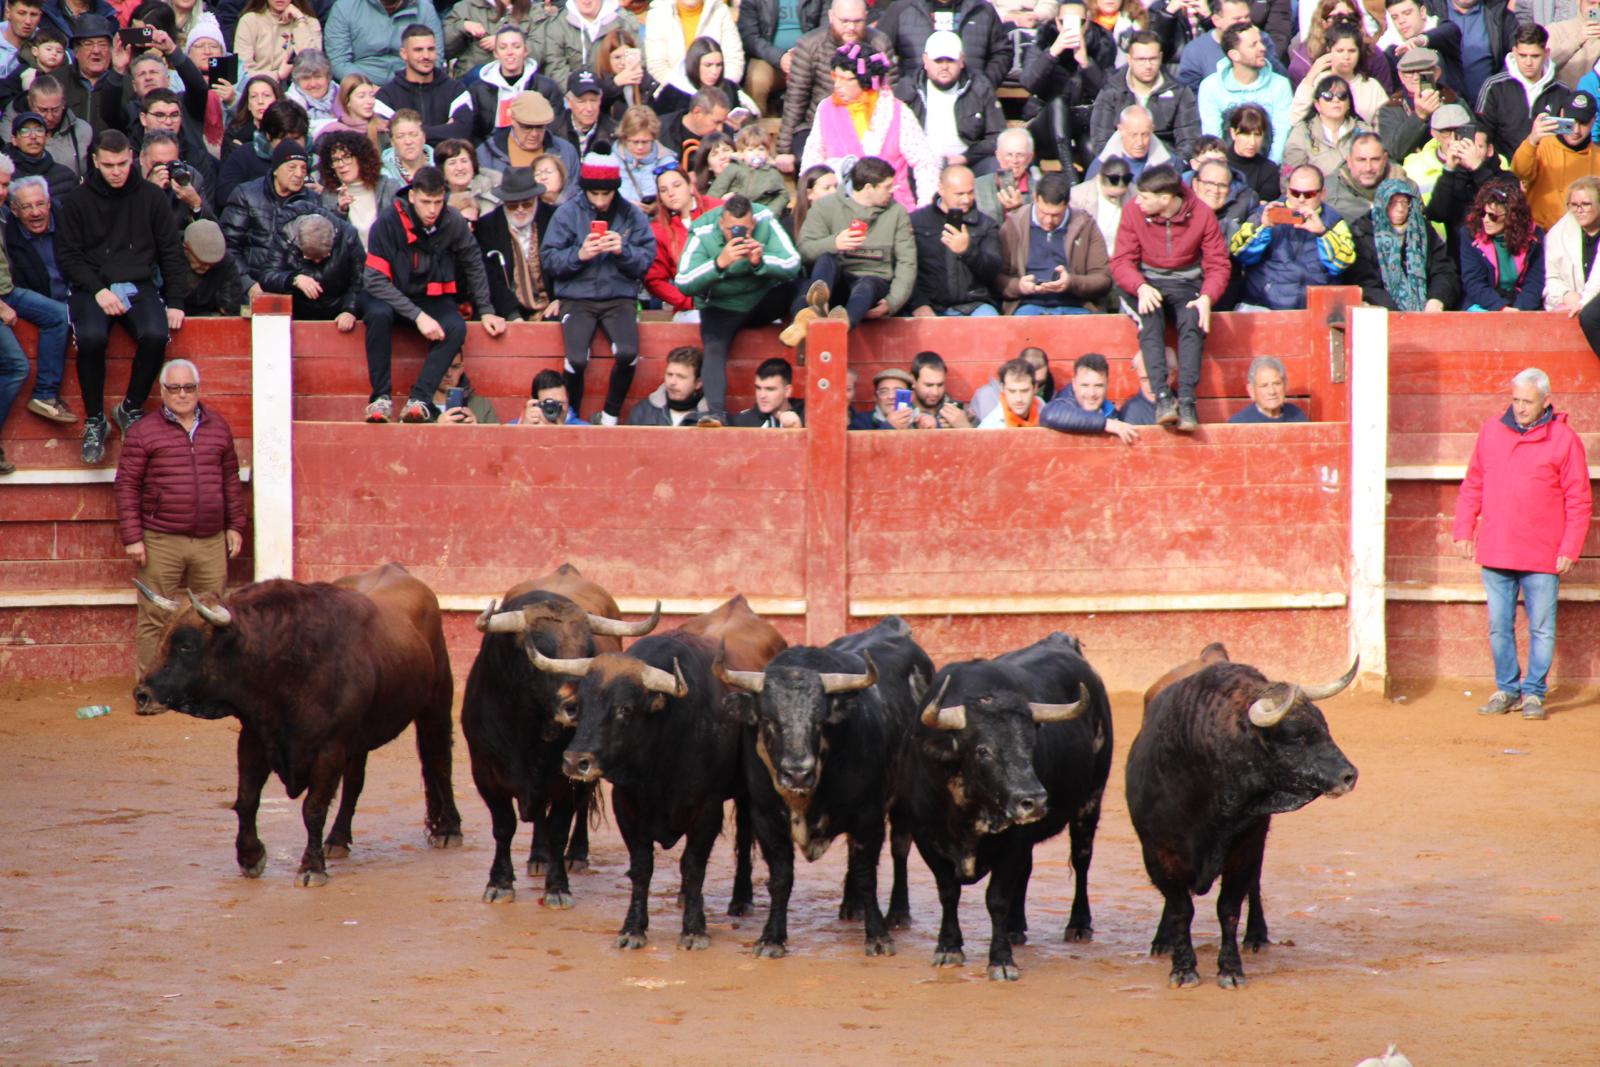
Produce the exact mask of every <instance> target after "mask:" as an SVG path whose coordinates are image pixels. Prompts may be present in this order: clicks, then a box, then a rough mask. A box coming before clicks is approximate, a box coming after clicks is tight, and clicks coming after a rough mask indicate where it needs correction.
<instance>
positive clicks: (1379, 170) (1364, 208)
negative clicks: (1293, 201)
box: [1322, 130, 1405, 222]
mask: <svg viewBox="0 0 1600 1067" xmlns="http://www.w3.org/2000/svg"><path fill="white" fill-rule="evenodd" d="M1403 177H1405V171H1403V170H1401V169H1400V168H1399V167H1397V166H1395V165H1394V164H1392V163H1390V162H1389V153H1388V152H1387V151H1386V150H1385V149H1384V147H1383V139H1382V138H1381V137H1379V136H1378V135H1377V134H1375V133H1373V132H1372V131H1371V130H1364V131H1362V132H1361V133H1358V134H1356V135H1355V137H1353V138H1351V140H1350V154H1349V155H1348V156H1346V157H1345V161H1344V166H1342V167H1340V168H1339V169H1338V170H1337V171H1336V172H1334V174H1333V175H1332V176H1331V177H1330V178H1329V179H1328V183H1327V186H1326V188H1325V189H1324V190H1323V196H1322V199H1323V201H1324V202H1325V203H1326V204H1327V205H1328V206H1329V207H1331V208H1333V210H1335V211H1337V212H1338V213H1339V217H1340V218H1342V219H1344V220H1345V221H1346V222H1353V221H1354V220H1356V219H1359V218H1361V217H1362V216H1363V215H1365V214H1366V213H1367V212H1368V211H1370V210H1371V209H1372V199H1373V197H1374V196H1375V195H1376V194H1377V192H1378V185H1379V184H1380V183H1381V182H1383V181H1384V179H1386V178H1403Z"/></svg>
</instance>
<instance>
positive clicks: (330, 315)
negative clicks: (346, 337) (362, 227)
mask: <svg viewBox="0 0 1600 1067" xmlns="http://www.w3.org/2000/svg"><path fill="white" fill-rule="evenodd" d="M365 259H366V249H365V248H363V247H362V244H361V238H360V237H358V236H356V231H355V227H353V226H351V225H350V224H349V223H348V222H343V221H337V220H334V219H330V218H328V217H327V216H325V215H319V214H315V213H307V214H304V215H300V216H298V217H296V218H295V219H294V220H293V221H291V222H290V223H288V224H287V225H286V226H285V227H284V239H283V240H282V241H280V242H277V247H276V248H275V249H274V253H273V257H272V261H271V265H270V266H269V268H268V269H267V270H265V271H263V272H262V273H261V275H260V280H261V287H262V288H263V289H265V290H266V291H267V292H269V293H288V294H289V295H290V296H292V297H293V298H294V317H295V318H296V319H297V320H302V321H315V322H327V321H328V320H330V319H331V320H332V321H333V323H334V325H336V326H337V327H338V328H339V332H340V333H349V332H350V331H351V330H354V329H355V328H356V315H358V314H359V313H360V311H361V274H362V266H363V263H364V261H365Z"/></svg>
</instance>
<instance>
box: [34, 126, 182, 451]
mask: <svg viewBox="0 0 1600 1067" xmlns="http://www.w3.org/2000/svg"><path fill="white" fill-rule="evenodd" d="M90 152H91V156H92V161H93V163H94V173H92V174H90V175H89V177H88V179H87V180H86V181H85V182H84V183H83V185H81V186H79V187H78V188H77V189H75V190H74V191H73V192H72V193H71V195H69V196H68V197H67V198H66V200H65V201H64V202H63V204H62V207H61V229H60V233H59V235H58V237H57V239H56V242H55V253H56V258H57V261H58V262H59V264H60V266H61V273H62V275H63V276H64V277H65V278H66V280H67V284H68V285H69V286H70V287H71V292H70V295H69V296H68V306H69V308H70V310H71V316H72V333H73V337H74V339H75V340H76V341H77V345H78V386H79V388H80V389H82V390H83V406H84V432H83V462H84V463H86V464H88V465H90V466H95V465H97V464H99V463H100V462H101V461H102V460H104V459H105V447H106V433H107V426H106V415H105V381H106V345H107V343H108V341H109V340H110V331H111V323H112V320H118V321H120V322H121V323H122V324H123V327H124V328H125V329H126V330H127V331H128V332H129V333H130V334H132V335H133V340H134V356H133V370H132V374H131V376H130V378H129V380H128V390H127V395H126V396H124V397H123V399H122V403H120V404H118V405H117V407H116V409H115V410H114V411H113V415H114V416H115V418H116V421H117V427H118V429H120V430H122V431H123V433H124V434H125V433H126V432H127V429H128V427H129V426H131V425H132V424H133V423H135V422H137V421H138V420H139V419H140V418H142V417H143V416H144V404H145V401H146V400H148V399H149V398H150V389H151V387H152V386H153V385H154V384H155V380H156V375H157V374H158V373H159V372H160V370H161V362H162V360H163V359H164V358H165V357H166V352H167V337H168V331H169V330H174V329H178V328H181V327H182V326H183V311H182V310H181V307H182V293H183V291H184V289H185V288H186V287H187V285H188V279H187V277H186V268H187V264H186V263H185V261H184V258H183V240H182V238H181V237H180V236H179V234H178V228H177V226H176V224H174V222H173V221H172V212H171V211H169V210H168V209H167V202H166V197H165V196H163V195H162V193H161V191H160V190H159V189H157V188H156V187H155V186H153V185H151V184H150V183H149V182H147V181H145V180H144V179H143V178H141V177H140V176H139V175H138V174H136V173H134V171H133V147H132V146H131V145H130V144H128V139H127V138H126V137H125V136H123V135H122V134H121V133H119V132H117V131H116V130H102V131H101V132H100V133H98V134H96V135H95V139H94V143H93V145H91V148H90ZM157 277H159V278H160V284H161V291H160V292H158V291H157V290H156V279H157Z"/></svg>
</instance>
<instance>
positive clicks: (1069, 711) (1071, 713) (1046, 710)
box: [1028, 685, 1089, 722]
mask: <svg viewBox="0 0 1600 1067" xmlns="http://www.w3.org/2000/svg"><path fill="white" fill-rule="evenodd" d="M1088 707H1089V694H1088V693H1087V692H1085V691H1084V688H1083V686H1081V685H1080V686H1078V699H1077V700H1074V701H1073V702H1072V703H1070V704H1035V703H1034V702H1033V701H1031V700H1030V701H1028V711H1030V712H1031V713H1032V714H1033V721H1034V722H1067V721H1068V720H1071V719H1076V718H1077V717H1078V716H1080V715H1082V714H1083V713H1084V711H1085V710H1086V709H1087V708H1088Z"/></svg>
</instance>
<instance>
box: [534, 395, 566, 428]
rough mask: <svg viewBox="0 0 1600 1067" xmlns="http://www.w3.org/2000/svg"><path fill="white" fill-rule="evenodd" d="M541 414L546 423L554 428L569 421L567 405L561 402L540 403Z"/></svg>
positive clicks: (542, 401)
mask: <svg viewBox="0 0 1600 1067" xmlns="http://www.w3.org/2000/svg"><path fill="white" fill-rule="evenodd" d="M539 413H540V414H541V415H543V416H544V421H545V422H548V423H550V424H551V425H552V426H560V425H561V424H562V423H563V422H566V421H567V405H565V404H563V403H562V402H561V401H559V400H548V399H547V400H541V401H539Z"/></svg>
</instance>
